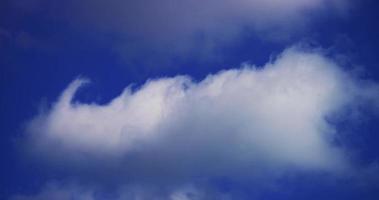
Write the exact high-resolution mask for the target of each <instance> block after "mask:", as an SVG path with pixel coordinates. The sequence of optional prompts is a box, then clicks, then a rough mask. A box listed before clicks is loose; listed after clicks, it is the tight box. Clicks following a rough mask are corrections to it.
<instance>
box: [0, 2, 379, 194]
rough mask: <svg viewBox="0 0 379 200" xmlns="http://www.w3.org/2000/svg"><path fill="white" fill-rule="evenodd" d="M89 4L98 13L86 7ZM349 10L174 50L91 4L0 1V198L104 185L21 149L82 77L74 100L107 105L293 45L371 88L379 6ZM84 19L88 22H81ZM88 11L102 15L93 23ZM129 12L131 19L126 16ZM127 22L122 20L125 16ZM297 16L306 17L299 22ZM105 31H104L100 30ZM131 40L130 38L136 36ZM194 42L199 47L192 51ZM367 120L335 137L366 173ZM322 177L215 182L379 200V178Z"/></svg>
mask: <svg viewBox="0 0 379 200" xmlns="http://www.w3.org/2000/svg"><path fill="white" fill-rule="evenodd" d="M83 2H84V3H83V4H91V3H90V2H88V1H83ZM96 2H98V1H96ZM350 2H351V5H350V7H349V8H348V9H346V10H345V11H343V13H342V14H336V13H337V12H339V11H335V10H333V9H332V8H326V9H324V10H322V11H317V10H316V11H312V12H310V13H308V14H307V15H306V16H307V20H306V22H303V21H297V20H290V23H295V25H293V24H291V25H285V27H284V28H283V27H281V25H279V26H278V27H279V28H277V23H279V24H280V23H282V21H280V20H279V22H274V25H272V27H269V28H266V27H263V28H260V27H258V28H256V27H255V26H259V25H253V27H252V28H251V27H249V24H248V22H249V21H248V20H247V21H248V22H243V23H244V24H242V23H241V24H242V25H241V26H246V27H245V28H242V29H238V36H228V34H225V35H224V33H223V32H227V31H229V28H225V29H224V28H215V29H214V30H212V31H213V32H211V33H209V34H208V33H206V34H205V33H204V35H202V34H199V35H197V36H194V38H195V39H191V41H190V42H185V43H184V42H183V43H182V42H181V40H183V38H186V39H188V37H192V36H188V35H186V34H184V35H183V36H178V38H174V37H176V36H177V35H179V34H181V32H178V33H175V31H176V30H173V31H172V32H174V33H173V35H172V36H167V37H169V38H170V39H171V38H174V39H172V40H173V41H171V40H170V41H169V42H167V43H166V42H165V40H166V37H162V38H161V37H160V36H159V37H158V36H157V38H158V39H152V40H151V41H150V38H153V37H154V36H152V35H151V34H154V35H159V34H165V30H164V29H167V27H164V26H163V25H162V23H160V22H157V23H156V26H162V27H161V28H159V27H158V28H157V29H153V30H151V31H147V32H148V33H145V32H144V31H145V29H144V26H143V25H144V24H143V23H154V22H146V21H149V20H151V19H150V18H149V17H146V18H147V19H141V22H140V21H138V19H139V18H138V17H137V18H136V19H137V20H135V19H134V18H133V16H128V15H125V16H124V17H126V18H128V17H130V18H132V19H133V20H134V21H132V22H130V21H131V20H126V21H122V20H121V21H120V22H117V23H115V24H114V25H110V26H112V28H109V27H106V28H104V24H107V23H109V21H110V20H111V21H112V17H109V16H108V15H109V13H112V10H111V11H110V12H109V13H107V14H104V15H102V14H101V13H99V14H97V13H96V12H101V11H103V9H99V8H97V7H96V9H95V8H94V9H93V10H90V9H85V10H81V9H82V8H83V7H87V6H88V7H90V5H77V4H75V3H72V1H67V3H64V2H60V1H44V0H40V1H30V2H28V1H12V0H9V1H8V0H2V1H1V2H0V76H1V78H0V88H1V90H0V91H1V96H0V108H1V112H0V119H1V120H0V142H1V144H0V148H1V149H0V155H1V164H0V177H1V178H0V199H9V198H11V197H13V196H14V195H19V194H25V195H30V194H35V193H38V192H39V191H40V190H41V188H43V187H44V186H45V185H46V183H49V182H51V181H58V182H62V183H67V182H75V183H76V184H78V185H84V186H83V187H86V186H87V185H96V184H97V183H96V182H98V181H99V180H96V178H94V180H88V178H83V177H85V175H84V176H83V177H81V176H80V175H78V172H74V173H72V172H69V171H66V170H65V166H64V164H62V166H58V167H56V166H55V167H52V166H51V165H49V164H46V163H44V162H43V161H36V160H38V159H33V158H34V157H32V158H30V157H28V156H27V155H26V154H25V152H24V150H25V147H24V145H23V144H22V142H20V138H23V137H24V135H25V130H24V129H25V126H26V123H27V122H28V121H29V120H31V119H32V118H34V117H35V116H36V115H37V114H38V112H39V111H40V110H41V109H48V108H49V106H50V105H51V103H53V102H55V101H56V100H57V97H58V96H59V95H60V94H61V92H62V91H63V90H64V89H65V88H66V87H67V85H68V84H69V83H70V82H71V81H72V80H74V79H76V78H78V77H88V78H90V79H91V81H92V83H91V85H90V86H88V87H86V89H85V90H84V91H83V92H80V93H78V95H77V96H76V97H75V100H79V101H80V102H84V103H90V102H96V103H98V104H105V103H107V102H109V101H110V100H111V99H113V98H114V97H115V96H117V95H119V94H120V93H121V91H122V90H123V89H124V88H125V87H126V86H128V85H129V84H134V87H135V88H137V87H138V86H139V85H141V84H143V83H144V82H145V81H146V80H147V79H154V78H160V77H173V76H176V75H189V76H191V77H192V78H193V79H194V80H195V81H200V80H202V79H203V78H204V77H206V76H207V75H208V74H212V73H216V72H218V71H220V70H226V69H231V68H236V67H237V68H238V67H239V66H240V65H241V63H245V62H248V63H251V64H254V65H256V66H262V65H264V64H265V63H267V62H268V61H269V60H270V58H272V57H273V56H275V55H278V54H280V53H281V52H282V51H283V50H284V49H285V48H287V47H289V46H292V45H294V44H295V45H296V44H306V45H309V46H310V48H322V49H323V51H324V52H326V53H325V54H326V55H327V57H330V58H333V59H334V60H337V62H338V63H340V65H341V66H343V67H344V69H346V70H352V69H354V70H355V69H356V68H358V69H359V70H361V71H360V72H359V73H361V76H362V77H363V78H364V79H370V80H372V81H376V82H378V81H379V68H378V66H379V56H378V52H379V38H378V35H379V24H378V21H377V20H378V19H379V12H378V9H379V3H378V2H377V1H374V0H362V1H353V0H352V1H350ZM118 3H120V2H119V1H114V2H113V3H111V4H114V5H112V6H110V7H109V8H108V9H115V10H116V11H114V12H115V13H117V14H119V12H120V11H119V10H120V9H119V8H115V5H116V6H117V4H118ZM120 4H122V3H120ZM204 6H207V4H205V5H204ZM279 6H280V5H279ZM146 7H147V8H146V9H147V11H146V13H145V14H140V15H142V16H144V15H149V14H148V13H149V11H151V10H153V9H154V8H156V7H154V6H152V7H148V6H146ZM158 8H159V7H158ZM142 10H143V9H142ZM80 12H83V13H86V14H83V15H80ZM88 12H94V13H91V14H88ZM125 12H129V11H128V8H127V7H126V8H125ZM193 12H195V11H193ZM291 12H296V10H295V11H291ZM299 12H300V11H299ZM78 13H79V14H78ZM87 14H88V15H89V16H90V17H89V16H87ZM115 15H116V14H115ZM93 16H95V17H94V18H95V19H93ZM189 16H191V15H189ZM91 17H92V18H91ZM119 17H122V16H117V18H119ZM173 17H175V16H173ZM296 17H299V16H294V18H296ZM300 17H302V16H301V15H300ZM82 18H83V19H82ZM89 18H91V19H89ZM142 18H143V17H142ZM103 19H104V20H103ZM157 20H161V19H157ZM99 21H101V24H100V22H99ZM98 22H99V24H100V25H99V24H96V23H98ZM123 23H127V24H131V25H126V26H131V27H134V26H136V27H137V26H138V25H139V24H142V25H141V26H142V28H136V29H133V28H130V29H128V28H125V29H122V28H119V27H117V26H119V25H120V24H123ZM167 23H169V22H167ZM173 23H174V22H173ZM175 23H176V22H175ZM207 23H208V22H207ZM209 23H213V22H209ZM225 23H228V22H225ZM236 23H238V22H236ZM252 23H255V24H259V23H265V21H264V22H256V21H254V20H252ZM267 23H271V22H267ZM296 23H299V24H305V25H303V26H304V27H300V28H299V27H296V26H297V25H296ZM93 24H95V25H93ZM163 24H164V23H163ZM113 26H115V27H116V28H114V27H113ZM145 26H146V27H147V28H146V29H148V28H151V27H149V24H148V25H145ZM204 26H206V27H208V26H212V25H210V24H205V25H204ZM225 26H227V25H225ZM283 26H284V25H283ZM299 26H300V25H299ZM178 28H179V29H182V28H183V27H182V26H179V27H178ZM230 29H233V28H230ZM287 29H288V30H287ZM135 30H136V31H135ZM141 30H142V31H141ZM133 31H135V32H133ZM154 31H157V33H155V32H154ZM160 31H162V32H163V33H160ZM130 32H132V34H129V33H130ZM268 32H277V33H278V34H283V35H286V36H285V37H284V38H274V39H273V38H271V36H267V35H269V34H268ZM128 34H129V35H128ZM233 34H234V33H232V35H233ZM124 35H127V36H125V37H124ZM135 35H137V36H135ZM140 35H142V36H141V37H140ZM209 35H210V36H209ZM213 35H218V36H217V37H215V38H216V39H214V40H212V38H211V39H210V40H212V42H210V43H212V44H213V43H216V45H214V46H212V45H210V44H208V38H209V37H213ZM266 36H267V37H266ZM220 37H221V39H220ZM223 37H227V38H228V39H225V40H227V41H225V42H224V41H223V40H224V38H223ZM229 37H230V38H229ZM146 38H148V39H146ZM204 38H205V39H204ZM188 40H189V39H188ZM162 41H163V42H162ZM188 43H190V44H193V45H194V46H193V47H190V48H188V47H187V46H188ZM219 43H220V44H219ZM165 45H166V46H165ZM209 45H210V46H212V47H209ZM178 46H179V47H178ZM182 46H186V47H182ZM176 47H177V48H176ZM182 48H184V50H183V49H182ZM205 48H210V50H204V52H202V50H201V49H205ZM362 115H364V116H362V117H361V118H360V119H359V120H357V121H356V123H351V121H349V120H347V121H344V120H342V122H341V121H338V120H337V121H338V122H335V123H338V124H337V125H336V127H337V129H338V130H340V131H341V132H344V133H345V134H344V135H343V136H341V143H343V145H346V147H347V148H353V149H355V152H359V153H357V154H359V156H356V159H357V161H356V162H357V163H359V165H362V166H371V165H372V164H373V163H377V162H378V159H379V154H378V153H379V147H378V142H379V136H378V132H379V126H378V124H379V123H378V122H379V121H378V120H379V118H378V116H379V115H378V113H377V111H375V110H371V109H367V110H364V111H363V114H362ZM59 155H60V154H59ZM105 170H106V169H105ZM378 173H379V171H378V170H376V171H375V170H374V172H373V174H376V176H378ZM324 176H325V175H323V174H322V173H321V174H319V172H315V173H313V172H300V173H299V174H290V175H288V176H285V177H281V178H279V180H277V183H276V184H277V186H275V189H272V188H270V187H269V188H266V187H262V188H261V187H259V186H257V187H249V186H251V185H255V186H256V185H257V183H256V182H254V181H252V182H253V183H251V182H250V180H244V181H234V180H231V179H230V178H228V177H225V178H224V177H222V176H221V177H216V178H214V180H213V179H212V180H211V181H210V182H211V183H210V184H211V185H212V187H214V188H216V190H219V191H222V192H228V191H232V192H233V194H237V195H236V196H234V198H241V199H244V198H246V199H255V198H256V199H373V200H374V199H378V198H379V190H378V188H379V182H378V179H377V178H373V179H374V180H366V179H365V178H360V179H359V180H360V181H362V182H363V183H362V185H364V186H354V185H355V184H353V183H352V181H351V180H344V179H342V180H329V179H328V177H324ZM362 176H363V175H362ZM320 177H321V178H320ZM110 179H112V178H110ZM94 182H95V183H94ZM104 182H107V181H104ZM109 182H110V183H109V185H108V184H104V188H101V189H99V191H100V192H99V193H101V194H99V195H98V196H99V199H102V196H105V197H104V198H105V199H107V197H106V196H107V195H109V196H108V197H111V196H112V193H113V192H112V189H110V188H112V186H110V185H112V184H116V185H117V183H115V182H117V181H109ZM353 182H356V181H353ZM276 184H275V185H276ZM97 187H101V186H97ZM109 187H110V188H109ZM108 190H109V191H108ZM76 198H77V197H74V199H76ZM36 199H38V197H36ZM78 199H79V198H78Z"/></svg>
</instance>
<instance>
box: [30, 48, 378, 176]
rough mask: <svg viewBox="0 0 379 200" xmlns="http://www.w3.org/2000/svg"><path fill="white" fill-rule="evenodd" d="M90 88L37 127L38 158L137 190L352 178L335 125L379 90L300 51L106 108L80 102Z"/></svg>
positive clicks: (127, 95) (136, 94)
mask: <svg viewBox="0 0 379 200" xmlns="http://www.w3.org/2000/svg"><path fill="white" fill-rule="evenodd" d="M86 82H87V81H86V80H85V79H82V78H79V79H77V80H75V81H73V82H72V83H71V84H70V85H69V86H68V87H67V88H66V89H65V90H64V91H63V93H62V94H61V96H60V97H59V99H58V101H57V102H56V103H54V104H53V106H52V107H51V109H50V110H48V111H46V112H43V113H41V114H40V115H38V116H36V117H35V118H34V119H33V120H32V121H31V122H30V123H29V126H28V129H27V131H28V139H27V140H28V145H29V146H30V147H31V148H30V150H31V151H32V152H34V153H35V154H37V155H44V156H45V157H46V158H47V159H48V160H49V161H51V162H60V163H62V162H63V163H64V165H67V166H69V168H70V167H71V168H81V167H83V166H84V167H83V168H86V167H85V166H87V165H89V166H96V167H93V168H96V169H99V171H102V173H103V172H104V170H105V171H106V170H109V169H116V168H117V170H116V171H117V173H116V174H117V176H118V177H129V178H130V177H134V178H136V177H137V180H138V181H141V180H142V181H143V180H144V179H152V180H154V179H155V178H154V177H164V176H166V175H168V174H169V175H170V176H168V177H167V181H169V179H173V181H177V179H182V178H185V177H196V176H206V177H212V176H233V177H234V178H235V177H255V176H259V175H262V174H264V173H263V172H269V174H271V175H274V176H276V175H275V174H280V173H281V172H282V171H284V170H288V169H300V170H318V171H325V172H330V173H341V172H346V171H348V170H349V169H350V168H351V167H352V166H351V164H350V161H349V158H348V156H347V153H346V151H347V150H346V149H344V148H343V146H341V145H339V146H337V145H335V140H336V138H337V136H338V134H339V133H338V132H336V129H335V127H334V125H333V124H331V123H329V122H328V121H327V119H328V117H329V118H330V117H333V116H339V117H346V116H340V115H339V113H341V111H343V110H346V108H353V107H356V106H358V105H359V104H362V103H363V101H368V100H373V99H375V98H377V97H378V90H377V85H375V84H373V83H368V82H363V81H360V80H358V79H356V78H354V76H352V75H351V74H349V73H348V72H345V71H343V70H342V69H341V68H340V67H339V66H338V65H337V64H336V63H335V62H333V61H332V60H331V59H328V58H327V57H325V56H323V55H322V53H320V52H317V51H304V50H300V49H299V48H289V49H287V50H285V51H284V52H283V53H282V54H281V55H280V56H278V57H277V58H276V59H275V60H274V61H271V62H269V63H267V64H266V65H265V66H263V67H255V66H252V65H244V66H242V67H241V68H240V69H231V70H226V71H221V72H219V73H217V74H212V75H209V76H207V77H206V78H205V79H204V80H202V81H200V82H193V81H191V79H190V77H187V76H176V77H172V78H159V79H154V80H149V81H147V82H146V83H145V84H144V85H142V86H141V87H140V88H137V89H132V88H131V87H127V88H126V89H125V90H124V91H123V92H122V93H121V94H120V95H119V96H117V97H115V98H114V99H113V100H111V101H110V102H109V103H107V104H105V105H98V104H96V103H91V104H84V103H80V102H76V101H74V102H73V100H72V99H73V97H74V95H75V93H76V92H77V90H78V89H79V87H81V86H83V84H85V83H86ZM344 114H346V112H345V113H344ZM94 163H95V164H94ZM109 167H110V168H109ZM105 174H106V176H108V175H109V174H108V172H106V173H105ZM110 174H112V172H110ZM97 176H100V175H99V174H97ZM119 179H123V178H119Z"/></svg>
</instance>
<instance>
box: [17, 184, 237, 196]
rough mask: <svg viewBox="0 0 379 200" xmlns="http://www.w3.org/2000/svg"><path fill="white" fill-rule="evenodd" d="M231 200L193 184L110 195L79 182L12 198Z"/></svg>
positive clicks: (139, 188)
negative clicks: (81, 184)
mask: <svg viewBox="0 0 379 200" xmlns="http://www.w3.org/2000/svg"><path fill="white" fill-rule="evenodd" d="M107 193H108V194H107ZM51 199H57V200H72V199H75V200H102V199H114V200H130V199H139V200H151V199H153V200H213V199H214V200H216V199H217V200H229V199H230V198H229V197H228V195H227V194H222V193H218V192H212V193H210V192H209V191H207V190H206V189H204V188H202V189H199V188H197V187H194V186H192V185H185V186H180V187H178V186H177V187H174V188H164V187H158V188H152V187H146V186H140V185H128V186H123V187H120V189H118V191H116V192H115V194H112V195H109V192H106V191H101V190H100V191H96V189H95V188H93V187H92V188H91V187H83V186H80V185H77V184H58V183H53V182H52V183H49V184H47V185H45V186H44V187H43V188H42V190H41V191H39V192H37V193H34V194H29V195H14V196H12V197H11V198H10V200H51Z"/></svg>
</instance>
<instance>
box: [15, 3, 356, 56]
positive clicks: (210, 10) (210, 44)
mask: <svg viewBox="0 0 379 200" xmlns="http://www.w3.org/2000/svg"><path fill="white" fill-rule="evenodd" d="M351 2H352V1H351V0H329V1H326V0H286V1H282V0H205V1H193V0H179V1H172V0H161V1H154V0H139V1H123V0H109V1H102V0H82V1H73V0H69V1H46V0H34V1H24V0H18V1H14V2H13V1H12V3H11V5H12V6H11V8H10V9H13V10H15V11H14V13H18V14H19V15H21V16H24V15H25V16H26V17H27V16H28V14H29V15H30V13H40V14H41V13H42V14H44V15H45V17H47V18H49V19H51V18H54V19H59V21H61V22H64V23H65V24H71V25H72V26H71V27H74V29H75V30H81V31H83V30H87V31H90V32H94V33H99V32H100V33H104V34H100V35H104V36H105V37H98V38H97V40H101V41H103V40H105V38H107V39H109V40H111V41H112V44H113V48H114V50H115V51H116V52H119V53H120V54H121V55H122V56H124V57H125V58H126V60H127V61H130V62H133V61H137V62H138V61H140V62H141V61H146V57H149V58H150V59H152V60H155V59H158V60H162V57H164V58H172V56H175V58H178V57H179V58H182V57H184V58H188V57H191V56H196V57H197V58H198V59H201V58H202V57H205V58H212V56H214V57H217V56H219V55H217V53H216V52H218V50H220V49H223V47H225V46H228V45H229V44H232V43H233V42H235V41H236V40H238V39H241V38H244V37H246V36H249V37H251V35H259V37H260V38H264V39H269V40H274V41H283V40H286V39H288V38H290V37H291V36H292V35H294V34H295V35H296V34H299V35H301V33H302V32H303V30H305V29H307V27H308V26H309V25H310V24H311V21H313V19H312V18H314V16H326V15H327V16H330V17H331V15H333V16H341V15H345V14H346V13H347V12H348V10H349V9H350V8H351V7H352V5H351ZM33 10H35V11H34V12H32V11H33ZM25 13H27V14H25ZM88 35H91V34H88ZM95 35H96V34H95ZM98 35H99V34H98ZM146 55H148V56H146Z"/></svg>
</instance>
